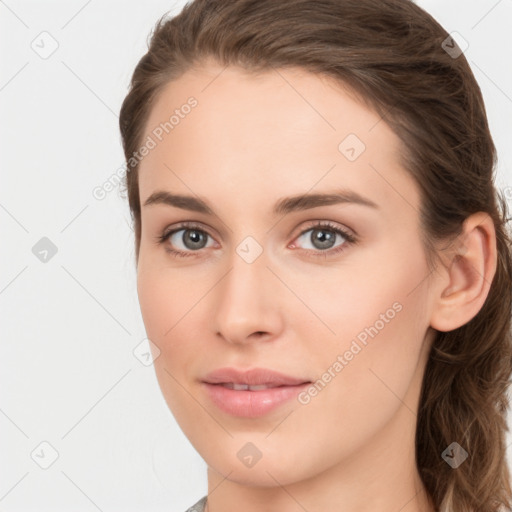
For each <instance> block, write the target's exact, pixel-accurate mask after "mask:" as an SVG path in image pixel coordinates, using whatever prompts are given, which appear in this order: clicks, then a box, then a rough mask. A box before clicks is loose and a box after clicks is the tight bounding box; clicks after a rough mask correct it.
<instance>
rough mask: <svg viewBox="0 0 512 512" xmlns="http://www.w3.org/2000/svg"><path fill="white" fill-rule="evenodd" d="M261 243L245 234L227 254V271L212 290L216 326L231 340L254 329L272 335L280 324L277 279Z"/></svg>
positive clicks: (246, 336)
mask: <svg viewBox="0 0 512 512" xmlns="http://www.w3.org/2000/svg"><path fill="white" fill-rule="evenodd" d="M267 264H268V259H267V257H266V253H265V251H264V250H263V247H262V246H261V245H260V244H259V243H258V242H257V241H256V240H255V239H254V238H253V237H247V238H245V239H244V240H243V241H242V242H241V243H240V244H239V245H238V246H237V247H235V248H234V250H233V252H232V253H231V254H230V257H229V263H228V265H229V271H228V273H227V274H226V275H225V277H224V279H222V282H221V283H219V286H218V287H216V288H217V289H216V291H215V300H214V302H215V320H214V321H215V327H216V331H217V333H219V334H220V335H222V337H224V338H225V339H227V340H229V341H231V342H243V341H245V340H247V339H248V337H249V336H251V334H253V333H256V332H258V333H262V332H263V333H267V334H269V335H275V334H276V332H277V331H278V330H279V329H280V328H281V325H280V323H281V320H280V318H279V315H280V313H279V311H280V308H279V304H278V303H277V301H278V294H276V291H275V290H274V289H273V287H275V286H276V282H275V281H276V279H275V276H274V275H273V273H272V272H271V271H270V270H269V269H268V268H267Z"/></svg>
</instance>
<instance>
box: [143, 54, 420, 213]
mask: <svg viewBox="0 0 512 512" xmlns="http://www.w3.org/2000/svg"><path fill="white" fill-rule="evenodd" d="M190 105H194V106H193V107H191V106H190ZM148 138H151V139H152V140H153V141H154V143H155V145H154V148H153V149H152V150H151V151H150V152H149V154H148V155H147V156H145V157H144V159H143V160H142V162H141V164H140V177H139V186H140V197H141V200H142V202H143V200H144V198H145V197H147V196H149V195H150V194H151V193H152V192H153V191H154V189H155V188H167V189H172V190H175V191H179V192H182V193H187V194H190V193H191V192H193V193H194V194H198V195H201V196H203V195H208V193H210V194H213V195H215V191H216V190H217V189H218V188H219V186H218V183H219V181H220V182H221V183H222V184H223V189H222V190H223V191H229V190H231V191H233V192H235V193H236V195H237V197H238V198H239V201H240V202H244V201H246V202H248V203H250V202H251V200H252V198H253V197H254V196H255V195H257V193H258V191H264V192H265V194H266V197H269V194H272V192H273V191H275V195H276V196H282V195H285V194H287V195H292V194H293V193H304V192H306V191H308V190H310V189H311V188H312V187H315V186H316V185H315V184H318V186H320V188H322V187H321V186H322V185H325V186H326V187H327V186H329V185H336V186H339V185H342V186H344V187H347V188H351V189H356V191H357V189H359V190H358V191H361V190H362V189H367V190H368V189H371V190H372V193H373V196H374V198H375V199H376V201H379V198H380V202H382V200H383V199H384V198H385V197H387V196H388V197H389V198H391V199H392V196H393V194H394V195H396V192H397V189H398V190H400V189H402V194H399V195H403V194H406V195H407V194H409V196H410V197H411V201H414V196H415V194H416V191H415V190H414V188H415V187H414V184H413V183H412V179H411V178H410V177H408V176H407V175H406V173H405V171H404V170H403V169H401V168H400V163H399V153H400V151H401V150H402V146H401V143H400V140H399V139H398V137H397V136H396V135H395V134H394V132H393V131H392V130H391V129H390V128H389V126H388V125H387V124H386V123H385V122H384V121H382V119H381V118H380V116H379V115H378V114H377V113H376V112H375V111H373V110H371V109H369V108H368V107H366V106H364V105H363V104H362V103H361V102H360V101H358V99H357V98H356V96H355V95H354V94H353V93H352V92H350V90H348V89H347V88H344V87H343V86H342V85H340V84H338V83H336V82H334V80H332V79H329V78H328V77H325V76H322V75H315V74H311V73H309V72H307V71H305V70H302V69H297V68H289V69H278V70H277V69H276V70H270V71H265V72H263V73H258V74H255V73H249V72H247V71H246V70H243V69H241V68H237V67H231V66H228V67H222V66H219V65H216V64H214V63H211V62H210V63H207V64H205V65H203V66H200V67H196V68H195V69H191V70H190V71H188V72H186V73H185V74H184V75H182V76H181V77H180V78H178V79H177V80H174V81H172V82H170V83H168V84H167V85H166V86H165V87H164V88H163V89H162V91H161V93H160V94H159V96H158V98H157V100H156V101H155V103H154V105H153V107H152V109H151V112H150V115H149V118H148V121H147V123H146V127H145V133H144V136H143V140H148ZM393 183H394V184H395V186H393ZM190 187H192V188H193V190H192V191H191V190H187V188H188V189H190ZM393 189H395V191H394V192H393ZM367 195H368V194H367ZM218 199H219V200H220V199H221V198H220V197H219V198H218ZM269 199H270V197H269ZM214 200H215V198H214ZM259 200H261V197H260V198H259ZM402 201H403V199H402Z"/></svg>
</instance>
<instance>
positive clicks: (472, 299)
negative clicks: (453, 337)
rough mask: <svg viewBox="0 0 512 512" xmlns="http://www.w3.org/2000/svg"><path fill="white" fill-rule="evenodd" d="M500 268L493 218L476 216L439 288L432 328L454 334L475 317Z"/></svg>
mask: <svg viewBox="0 0 512 512" xmlns="http://www.w3.org/2000/svg"><path fill="white" fill-rule="evenodd" d="M445 261H446V260H445ZM496 265H497V255H496V232H495V229H494V223H493V221H492V218H491V217H490V216H489V214H487V213H485V212H478V213H474V214H473V215H471V216H469V217H468V218H467V219H466V220H465V221H464V223H463V231H462V233H461V234H460V235H459V237H457V240H456V241H455V244H454V249H451V250H450V253H449V256H448V260H447V264H446V267H445V271H443V273H442V277H440V280H439V286H438V287H435V288H436V289H437V290H438V291H436V296H435V301H434V305H433V310H432V317H431V320H430V325H431V327H433V328H434V329H437V330H438V331H452V330H454V329H457V328H458V327H460V326H462V325H464V324H466V323H468V322H469V321H470V320H471V319H472V318H473V317H475V316H476V315H477V313H478V312H479V311H480V309H481V308H482V306H483V304H484V302H485V299H486V298H487V295H488V293H489V290H490V288H491V283H492V280H493V277H494V274H495V272H496Z"/></svg>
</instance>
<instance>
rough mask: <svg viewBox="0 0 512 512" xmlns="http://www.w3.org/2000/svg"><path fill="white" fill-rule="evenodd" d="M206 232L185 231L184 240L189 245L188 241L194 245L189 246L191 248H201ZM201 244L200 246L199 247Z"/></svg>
mask: <svg viewBox="0 0 512 512" xmlns="http://www.w3.org/2000/svg"><path fill="white" fill-rule="evenodd" d="M202 239H204V234H203V233H200V232H199V231H194V230H189V231H186V232H185V235H184V240H183V242H184V243H185V245H189V244H188V243H187V242H189V243H190V245H192V247H189V248H190V249H201V248H202V245H201V242H204V240H202ZM197 245H199V247H197Z"/></svg>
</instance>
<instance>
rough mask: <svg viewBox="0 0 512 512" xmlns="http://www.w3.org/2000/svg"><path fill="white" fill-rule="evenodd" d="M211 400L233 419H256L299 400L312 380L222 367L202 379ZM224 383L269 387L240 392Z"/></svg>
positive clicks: (256, 369)
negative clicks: (293, 399)
mask: <svg viewBox="0 0 512 512" xmlns="http://www.w3.org/2000/svg"><path fill="white" fill-rule="evenodd" d="M201 384H202V386H203V388H204V389H205V391H206V393H207V395H208V397H209V398H210V400H211V401H212V402H213V403H214V404H215V405H216V406H217V407H218V408H219V409H221V410H222V411H224V412H226V413H228V414H231V415H233V416H239V417H246V418H255V417H258V416H263V415H265V414H267V413H269V412H270V411H272V410H274V409H276V408H278V407H279V406H281V405H283V404H284V403H286V402H288V401H289V400H291V399H292V398H294V397H296V396H297V394H298V393H300V392H301V391H302V390H303V389H304V388H305V387H307V386H308V385H309V384H311V381H309V380H307V379H302V378H296V377H291V376H289V375H285V374H283V373H280V372H277V371H274V370H271V369H268V368H252V369H250V370H245V371H244V370H238V369H236V368H219V369H218V370H215V371H213V372H210V373H208V374H207V375H206V376H205V377H204V379H203V380H202V383H201ZM222 384H245V385H249V386H264V385H265V386H268V387H267V389H259V390H236V389H229V388H227V387H224V386H223V385H222Z"/></svg>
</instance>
